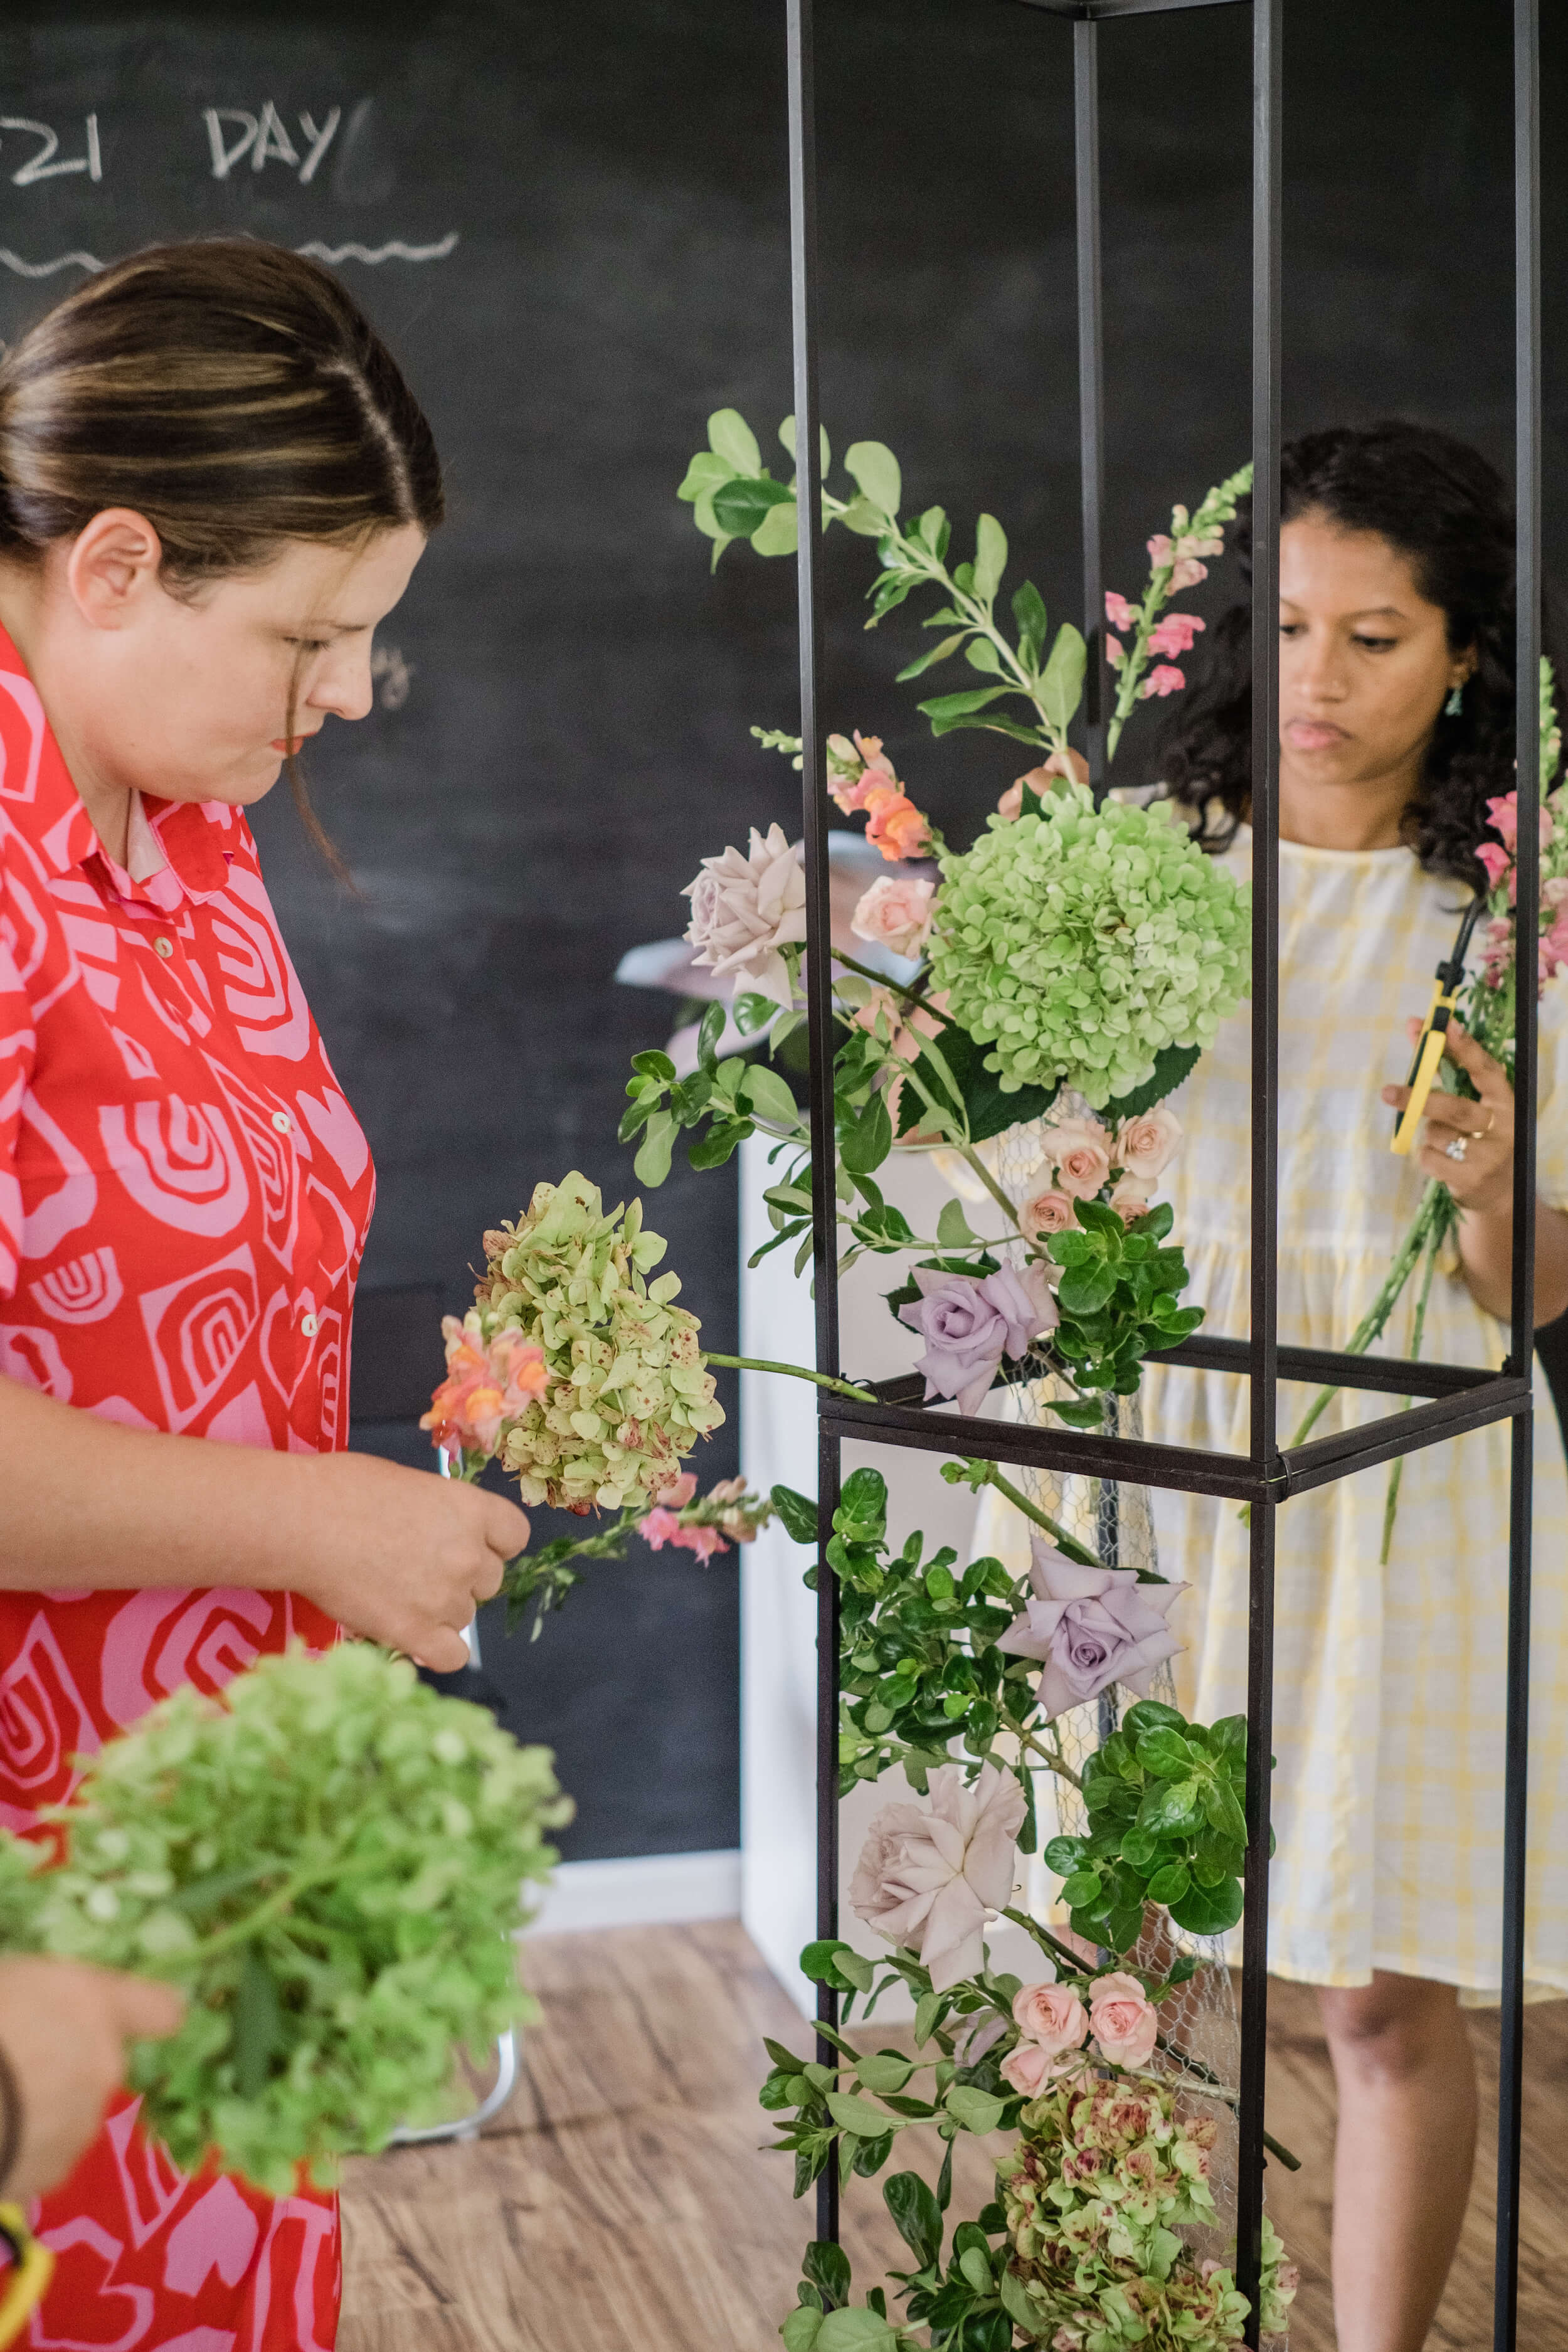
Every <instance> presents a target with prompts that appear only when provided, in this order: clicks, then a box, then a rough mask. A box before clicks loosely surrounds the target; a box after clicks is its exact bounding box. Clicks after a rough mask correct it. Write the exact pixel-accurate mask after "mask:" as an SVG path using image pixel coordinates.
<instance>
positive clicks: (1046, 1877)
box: [943, 1093, 1286, 2346]
mask: <svg viewBox="0 0 1568 2352" xmlns="http://www.w3.org/2000/svg"><path fill="white" fill-rule="evenodd" d="M1093 1116H1094V1114H1093V1113H1092V1112H1091V1111H1090V1110H1089V1106H1088V1105H1087V1104H1086V1103H1084V1102H1083V1101H1082V1099H1081V1097H1079V1096H1077V1095H1074V1094H1070V1093H1065V1094H1064V1095H1063V1096H1062V1097H1060V1098H1059V1103H1058V1118H1080V1117H1083V1118H1093ZM1045 1124H1046V1123H1045V1122H1044V1121H1041V1120H1032V1121H1030V1122H1028V1123H1026V1124H1025V1125H1021V1126H1018V1127H1014V1128H1009V1129H1007V1130H1006V1131H1005V1133H1004V1134H1002V1135H1001V1136H998V1137H997V1138H995V1139H994V1141H992V1142H989V1143H986V1144H984V1145H982V1146H981V1147H980V1150H981V1156H982V1157H983V1158H984V1161H985V1164H986V1166H987V1168H988V1169H989V1170H990V1171H991V1173H992V1174H993V1175H994V1178H995V1179H996V1181H997V1182H998V1183H999V1185H1000V1186H1001V1188H1002V1189H1003V1191H1004V1192H1005V1193H1006V1194H1007V1196H1008V1198H1009V1200H1010V1201H1011V1202H1013V1203H1014V1205H1015V1207H1018V1206H1021V1204H1022V1203H1023V1202H1025V1201H1026V1200H1027V1199H1029V1198H1030V1197H1031V1196H1032V1195H1034V1194H1035V1193H1037V1192H1040V1191H1042V1190H1043V1189H1045V1188H1046V1187H1047V1185H1048V1183H1049V1182H1050V1171H1049V1169H1048V1167H1047V1165H1045V1164H1044V1150H1043V1145H1042V1132H1043V1129H1044V1126H1045ZM943 1173H944V1174H946V1175H949V1176H950V1178H952V1180H953V1181H954V1182H955V1188H956V1189H958V1190H960V1191H962V1192H964V1193H965V1194H966V1195H967V1196H968V1197H969V1198H971V1199H973V1198H974V1195H975V1192H977V1191H978V1190H979V1188H978V1187H977V1186H976V1185H975V1184H974V1181H973V1175H972V1173H971V1171H968V1170H967V1169H966V1168H964V1166H963V1162H962V1161H957V1162H956V1164H955V1165H950V1166H948V1167H945V1168H944V1169H943ZM961 1175H962V1176H963V1177H964V1178H967V1179H968V1181H963V1182H961V1181H958V1180H959V1178H960V1176H961ZM992 1246H993V1247H994V1249H995V1251H996V1253H997V1255H1000V1256H1001V1257H1003V1258H1004V1259H1005V1260H1007V1261H1009V1262H1011V1263H1013V1264H1019V1263H1021V1262H1022V1259H1023V1256H1024V1246H1023V1244H1022V1243H1021V1242H1019V1241H1016V1240H1015V1241H1011V1242H1008V1241H1001V1242H998V1243H994V1244H992ZM1067 1394H1068V1388H1067V1384H1066V1382H1065V1381H1058V1380H1056V1379H1054V1378H1047V1379H1043V1380H1036V1381H1018V1382H1016V1383H1014V1384H1013V1385H1011V1386H1010V1387H1009V1388H1007V1389H1006V1390H1005V1391H1004V1393H1003V1396H1002V1400H1001V1418H1003V1419H1005V1420H1013V1421H1018V1422H1023V1423H1028V1424H1030V1425H1032V1426H1034V1427H1051V1428H1059V1427H1060V1426H1061V1423H1058V1422H1056V1421H1055V1420H1053V1419H1052V1417H1051V1415H1050V1412H1049V1402H1050V1400H1051V1398H1052V1397H1053V1396H1058V1395H1059V1396H1065V1395H1067ZM1105 1402H1106V1423H1105V1425H1106V1428H1107V1430H1108V1431H1110V1432H1113V1433H1116V1434H1117V1435H1119V1436H1122V1437H1134V1438H1136V1437H1142V1434H1143V1414H1142V1401H1141V1399H1140V1398H1139V1397H1137V1396H1131V1397H1108V1398H1107V1399H1106V1401H1105ZM1008 1475H1009V1476H1010V1477H1011V1478H1012V1479H1014V1480H1015V1481H1016V1484H1017V1485H1018V1486H1019V1487H1020V1488H1021V1489H1022V1491H1023V1492H1024V1493H1025V1494H1026V1495H1027V1496H1028V1497H1029V1499H1030V1501H1031V1502H1034V1503H1037V1504H1038V1505H1039V1507H1040V1508H1041V1509H1042V1510H1045V1511H1047V1512H1048V1513H1049V1514H1050V1516H1051V1517H1053V1518H1054V1519H1056V1520H1057V1521H1058V1522H1059V1524H1060V1525H1061V1526H1062V1527H1064V1528H1067V1530H1068V1532H1069V1533H1070V1534H1072V1535H1074V1536H1076V1537H1077V1538H1078V1539H1079V1542H1080V1543H1082V1544H1084V1545H1085V1546H1087V1547H1088V1549H1089V1550H1091V1551H1092V1552H1094V1554H1095V1555H1096V1557H1097V1558H1098V1559H1100V1560H1102V1561H1104V1563H1105V1564H1106V1565H1107V1566H1108V1567H1116V1568H1134V1569H1142V1570H1155V1571H1157V1570H1158V1565H1159V1563H1158V1559H1157V1552H1156V1546H1155V1539H1154V1521H1153V1513H1152V1508H1151V1506H1150V1498H1149V1490H1148V1488H1147V1487H1146V1486H1131V1485H1130V1484H1128V1483H1127V1482H1125V1481H1117V1480H1110V1479H1102V1478H1086V1477H1078V1476H1075V1475H1069V1474H1068V1473H1066V1472H1062V1471H1054V1470H1036V1469H1031V1468H1027V1467H1024V1466H1019V1465H1014V1466H1011V1467H1010V1468H1009V1472H1008ZM1028 1536H1029V1529H1028V1528H1027V1526H1026V1523H1025V1521H1024V1520H1023V1518H1022V1517H1021V1515H1020V1514H1019V1513H1018V1512H1016V1510H1014V1509H1013V1508H1012V1507H1011V1506H1010V1505H1009V1504H1007V1503H1006V1502H1005V1499H1004V1498H1003V1497H1002V1496H999V1495H997V1494H996V1493H995V1491H994V1489H993V1490H991V1491H990V1492H988V1493H987V1494H986V1496H985V1497H984V1501H983V1504H982V1507H981V1511H980V1514H979V1517H978V1520H977V1523H976V1528H975V1536H974V1544H973V1550H974V1554H975V1556H976V1557H979V1556H981V1555H982V1554H984V1553H995V1554H997V1555H998V1556H999V1557H1000V1558H1002V1559H1004V1561H1005V1564H1006V1565H1007V1566H1008V1567H1009V1568H1010V1569H1012V1570H1015V1572H1016V1571H1019V1570H1022V1569H1023V1567H1024V1566H1025V1565H1026V1561H1027V1558H1028ZM1132 1696H1135V1694H1131V1693H1128V1692H1124V1691H1123V1690H1122V1689H1121V1686H1120V1685H1111V1687H1110V1689H1109V1690H1108V1691H1106V1692H1103V1693H1102V1694H1101V1695H1100V1697H1099V1698H1098V1699H1095V1700H1091V1701H1090V1702H1089V1704H1088V1705H1086V1706H1079V1707H1074V1708H1072V1709H1071V1710H1070V1711H1069V1712H1068V1713H1067V1714H1065V1715H1062V1716H1059V1717H1058V1718H1057V1722H1056V1731H1057V1735H1058V1742H1059V1745H1060V1748H1061V1752H1062V1755H1063V1757H1064V1759H1065V1760H1066V1761H1067V1763H1068V1766H1069V1767H1070V1768H1071V1769H1073V1770H1074V1771H1075V1772H1076V1771H1078V1770H1079V1769H1080V1767H1081V1765H1082V1763H1083V1761H1084V1759H1085V1758H1086V1757H1088V1756H1089V1755H1090V1754H1092V1753H1093V1751H1094V1750H1095V1749H1096V1748H1099V1747H1100V1745H1101V1743H1102V1742H1103V1741H1104V1740H1105V1739H1107V1738H1109V1737H1110V1734H1111V1732H1112V1731H1114V1729H1115V1728H1116V1725H1117V1722H1118V1720H1119V1717H1120V1715H1121V1711H1122V1709H1123V1708H1124V1707H1125V1706H1127V1705H1129V1704H1130V1703H1131V1698H1132ZM1148 1696H1151V1697H1152V1698H1157V1699H1162V1700H1163V1701H1164V1703H1165V1704H1166V1705H1167V1706H1174V1705H1175V1704H1176V1698H1175V1685H1174V1682H1173V1676H1172V1674H1171V1669H1170V1667H1169V1665H1168V1664H1166V1665H1162V1666H1160V1667H1158V1668H1156V1670H1155V1672H1154V1675H1153V1677H1152V1682H1151V1685H1150V1689H1149V1693H1148ZM1036 1804H1037V1818H1038V1822H1039V1834H1038V1840H1037V1847H1038V1851H1037V1853H1036V1854H1035V1856H1033V1857H1032V1858H1031V1861H1030V1865H1029V1874H1028V1884H1027V1903H1028V1907H1029V1910H1030V1911H1031V1913H1032V1914H1033V1916H1036V1917H1037V1918H1038V1919H1040V1920H1041V1921H1042V1923H1043V1924H1046V1925H1047V1926H1048V1927H1050V1928H1051V1931H1052V1933H1053V1934H1058V1935H1060V1934H1068V1936H1069V1939H1071V1938H1070V1931H1069V1930H1068V1926H1067V1914H1066V1911H1065V1910H1064V1909H1063V1907H1062V1906H1061V1904H1060V1902H1059V1899H1058V1896H1059V1888H1058V1881H1057V1879H1056V1877H1055V1875H1054V1874H1053V1873H1052V1872H1050V1871H1049V1870H1048V1869H1047V1867H1046V1865H1045V1864H1044V1862H1043V1861H1042V1860H1041V1859H1040V1858H1039V1857H1040V1854H1041V1853H1043V1852H1044V1849H1045V1847H1046V1846H1047V1844H1048V1843H1049V1842H1050V1840H1051V1838H1052V1837H1054V1836H1056V1835H1058V1833H1063V1834H1068V1835H1074V1834H1079V1833H1081V1832H1083V1831H1084V1830H1085V1829H1086V1828H1087V1821H1086V1817H1085V1814H1084V1811H1083V1806H1082V1803H1081V1801H1080V1800H1079V1796H1078V1794H1077V1791H1076V1790H1074V1789H1073V1788H1072V1787H1071V1786H1070V1784H1069V1783H1068V1782H1067V1781H1065V1780H1061V1779H1059V1778H1058V1776H1057V1775H1056V1774H1054V1773H1051V1772H1049V1771H1044V1770H1042V1771H1041V1772H1039V1773H1038V1774H1037V1776H1036ZM1071 1940H1076V1939H1071ZM1184 1954H1187V1955H1190V1956H1191V1957H1192V1958H1194V1960H1195V1961H1196V1962H1197V1967H1196V1969H1195V1971H1194V1974H1193V1976H1192V1977H1191V1978H1190V1979H1188V1981H1187V1982H1186V1983H1185V1984H1184V1985H1183V1986H1182V1987H1181V1988H1180V1989H1179V1990H1177V1991H1176V1992H1175V1993H1173V1995H1172V1996H1171V1997H1170V1998H1169V1999H1168V2000H1165V2001H1163V2002H1162V2003H1161V2016H1162V2021H1163V2023H1162V2039H1163V2044H1164V2047H1163V2050H1162V2051H1161V2052H1160V2053H1158V2057H1157V2062H1156V2063H1159V2065H1160V2066H1161V2067H1162V2069H1163V2072H1164V2073H1165V2074H1167V2075H1168V2076H1169V2077H1170V2079H1171V2080H1172V2081H1173V2083H1174V2084H1176V2086H1177V2088H1178V2091H1179V2094H1180V2105H1181V2108H1182V2110H1183V2111H1184V2112H1186V2113H1188V2114H1190V2115H1192V2116H1210V2117H1212V2118H1213V2119H1214V2121H1215V2124H1216V2126H1217V2129H1218V2137H1217V2138H1216V2140H1215V2147H1214V2150H1213V2153H1212V2156H1211V2159H1210V2163H1211V2170H1210V2179H1209V2186H1210V2188H1211V2189H1212V2191H1213V2194H1214V2200H1215V2209H1216V2211H1217V2214H1218V2222H1217V2226H1215V2227H1213V2228H1210V2229H1206V2230H1199V2229H1195V2228H1189V2229H1186V2230H1184V2231H1183V2232H1182V2234H1183V2235H1184V2237H1185V2238H1186V2239H1187V2240H1188V2242H1190V2243H1191V2244H1192V2246H1193V2248H1194V2252H1197V2253H1198V2254H1199V2255H1200V2257H1202V2258H1204V2259H1209V2258H1211V2257H1212V2258H1213V2259H1215V2260H1218V2261H1222V2262H1225V2263H1227V2264H1228V2263H1230V2262H1231V2261H1232V2260H1233V2259H1234V2252H1235V2242H1236V2227H1237V2153H1238V2150H1237V2116H1236V2095H1237V2086H1238V2084H1239V2082H1240V2068H1241V2026H1240V2020H1239V2018H1238V2015H1237V2003H1236V1990H1235V1984H1234V1980H1233V1978H1232V1975H1231V1971H1230V1969H1229V1968H1228V1967H1227V1965H1226V1954H1225V1941H1224V1938H1223V1937H1205V1936H1193V1935H1189V1934H1187V1933H1186V1932H1185V1931H1184V1930H1183V1929H1181V1928H1178V1927H1175V1926H1174V1925H1173V1922H1172V1921H1171V1919H1170V1917H1169V1916H1168V1915H1167V1914H1165V1913H1163V1912H1155V1911H1154V1910H1153V1909H1152V1907H1151V1909H1150V1911H1149V1912H1148V1913H1147V1914H1146V1916H1145V1925H1144V1931H1143V1934H1142V1937H1140V1939H1139V1942H1138V1944H1137V1946H1136V1948H1135V1949H1134V1953H1133V1962H1134V1965H1135V1966H1136V1967H1137V1968H1139V1969H1146V1970H1147V1971H1149V1973H1151V1974H1152V1975H1159V1976H1163V1975H1164V1974H1165V1973H1166V1972H1167V1971H1168V1970H1169V1969H1170V1968H1171V1966H1172V1965H1173V1962H1174V1961H1175V1960H1176V1959H1177V1958H1179V1957H1181V1956H1182V1955H1184ZM1101 1957H1105V1956H1101ZM1271 2340H1272V2341H1273V2342H1274V2343H1275V2344H1277V2345H1281V2346H1282V2345H1283V2344H1284V2342H1285V2340H1286V2339H1285V2338H1284V2337H1277V2338H1274V2339H1271Z"/></svg>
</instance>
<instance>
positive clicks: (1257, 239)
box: [1237, 0, 1283, 2345]
mask: <svg viewBox="0 0 1568 2352" xmlns="http://www.w3.org/2000/svg"><path fill="white" fill-rule="evenodd" d="M1281 13H1282V12H1281V0H1253V11H1252V76H1253V80H1252V462H1253V499H1252V861H1253V863H1252V1300H1251V1305H1252V1318H1251V1367H1250V1370H1251V1404H1252V1412H1251V1454H1252V1460H1253V1464H1254V1466H1255V1467H1257V1468H1258V1469H1265V1468H1267V1467H1268V1464H1269V1463H1270V1462H1272V1461H1273V1460H1274V1459H1275V1457H1276V1456H1277V1454H1278V1452H1279V1441H1278V1436H1277V1433H1276V1427H1275V1413H1276V1402H1275V1391H1276V1386H1277V1381H1278V1372H1279V1355H1278V1348H1279V1329H1278V1316H1277V1298H1278V1270H1277V1266H1276V1259H1275V1253H1276V1250H1277V1247H1278V1233H1277V1164H1278V1156H1279V794H1278V780H1279V656H1278V645H1279V432H1280V425H1279V380H1280V366H1281V339H1280V312H1281V304H1280V212H1281V156H1280V135H1281V115H1282V91H1283V85H1282V78H1281V55H1280V51H1281V35H1282V25H1281ZM1274 1510H1275V1507H1274V1505H1273V1504H1271V1503H1264V1504H1260V1505H1254V1507H1253V1513H1252V1540H1251V1559H1250V1570H1249V1586H1248V1594H1249V1598H1248V1623H1247V1912H1246V1917H1245V1920H1244V1924H1243V1928H1242V1967H1241V1982H1242V2011H1241V2084H1240V2104H1239V2109H1238V2113H1237V2131H1238V2139H1239V2146H1238V2150H1237V2172H1238V2183H1237V2286H1238V2287H1239V2288H1240V2290H1241V2292H1242V2294H1245V2295H1246V2296H1247V2300H1248V2302H1249V2303H1250V2305H1251V2306H1252V2307H1251V2311H1250V2314H1249V2315H1248V2318H1247V2339H1246V2340H1247V2343H1248V2344H1249V2345H1256V2344H1257V2342H1258V2322H1259V2311H1258V2270H1259V2264H1260V2261H1261V2255H1262V2231H1263V2103H1264V2086H1265V2081H1266V2077H1267V2070H1268V1843H1269V1831H1268V1812H1269V1805H1268V1774H1269V1756H1270V1735H1271V1726H1272V1722H1273V1712H1274Z"/></svg>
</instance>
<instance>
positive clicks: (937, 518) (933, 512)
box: [914, 507, 959, 621]
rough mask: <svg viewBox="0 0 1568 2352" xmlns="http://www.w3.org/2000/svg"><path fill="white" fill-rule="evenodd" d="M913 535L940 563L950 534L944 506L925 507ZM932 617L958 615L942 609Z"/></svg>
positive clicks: (942, 618)
mask: <svg viewBox="0 0 1568 2352" xmlns="http://www.w3.org/2000/svg"><path fill="white" fill-rule="evenodd" d="M914 536H915V538H917V539H918V540H919V541H921V544H922V545H923V546H925V547H927V548H929V549H930V551H931V554H932V555H934V556H935V558H936V560H937V562H939V563H940V562H942V558H943V557H944V556H945V555H946V553H947V542H948V540H949V537H950V536H951V533H950V530H949V527H948V520H947V509H946V508H945V507H927V509H926V510H925V512H924V514H923V515H921V519H920V520H919V522H917V523H916V525H915V528H914ZM934 617H935V618H936V619H937V620H939V621H956V620H957V619H958V617H959V616H958V614H956V613H954V612H951V611H943V612H941V613H938V614H936V615H935V616H934Z"/></svg>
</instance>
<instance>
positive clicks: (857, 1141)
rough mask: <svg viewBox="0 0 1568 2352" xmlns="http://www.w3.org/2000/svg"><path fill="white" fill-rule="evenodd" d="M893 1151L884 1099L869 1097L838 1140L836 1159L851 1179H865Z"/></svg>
mask: <svg viewBox="0 0 1568 2352" xmlns="http://www.w3.org/2000/svg"><path fill="white" fill-rule="evenodd" d="M892 1148H893V1122H892V1120H891V1118H889V1115H888V1102H887V1097H886V1096H885V1095H879V1094H878V1095H873V1096H872V1097H871V1099H870V1100H869V1102H868V1104H867V1105H866V1108H865V1109H864V1110H863V1111H862V1112H861V1113H860V1115H859V1117H858V1119H857V1120H856V1122H855V1124H854V1126H853V1127H851V1128H849V1129H847V1130H846V1132H845V1134H844V1136H843V1137H842V1139H840V1142H839V1146H838V1156H839V1158H840V1159H841V1160H843V1162H844V1165H845V1167H846V1168H847V1171H848V1172H849V1174H850V1175H851V1176H869V1175H870V1174H871V1173H872V1172H873V1171H875V1170H876V1169H878V1168H879V1167H880V1166H881V1164H882V1162H883V1160H886V1158H887V1156H888V1154H889V1151H891V1150H892Z"/></svg>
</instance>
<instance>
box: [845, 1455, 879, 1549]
mask: <svg viewBox="0 0 1568 2352" xmlns="http://www.w3.org/2000/svg"><path fill="white" fill-rule="evenodd" d="M837 1517H838V1518H840V1519H842V1520H844V1521H845V1523H846V1525H848V1524H849V1523H850V1522H853V1523H854V1525H855V1526H856V1527H857V1528H869V1529H872V1530H873V1531H874V1532H875V1534H876V1535H877V1536H880V1535H881V1534H882V1533H883V1532H884V1530H885V1529H886V1528H887V1524H888V1482H887V1480H886V1479H885V1478H884V1477H883V1475H882V1474H881V1472H880V1471H879V1470H852V1471H851V1472H850V1473H849V1475H848V1477H847V1478H846V1480H845V1481H844V1489H843V1492H842V1494H841V1495H840V1496H839V1498H838V1511H837ZM855 1539H856V1540H857V1541H858V1542H866V1541H868V1537H866V1536H864V1535H859V1536H857V1538H855Z"/></svg>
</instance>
